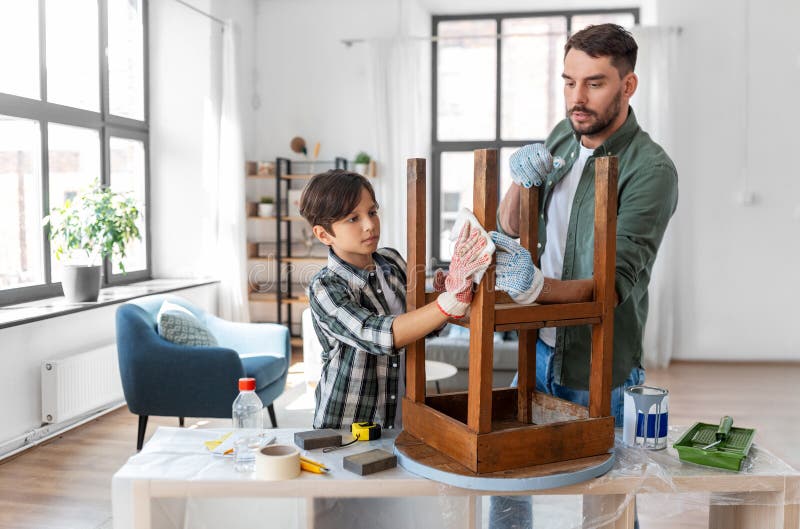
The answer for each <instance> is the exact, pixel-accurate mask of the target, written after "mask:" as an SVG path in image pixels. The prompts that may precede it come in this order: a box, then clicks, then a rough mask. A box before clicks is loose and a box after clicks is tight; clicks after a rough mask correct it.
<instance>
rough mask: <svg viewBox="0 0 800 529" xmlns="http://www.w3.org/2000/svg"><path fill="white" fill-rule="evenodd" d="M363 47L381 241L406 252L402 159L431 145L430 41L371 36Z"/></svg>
mask: <svg viewBox="0 0 800 529" xmlns="http://www.w3.org/2000/svg"><path fill="white" fill-rule="evenodd" d="M367 47H368V49H369V51H368V54H369V62H368V73H367V79H368V84H369V92H370V105H371V116H372V120H373V121H372V128H373V133H374V137H375V143H376V149H375V151H376V160H378V175H379V176H378V178H377V179H376V180H375V181H374V183H373V184H374V186H375V193H376V194H377V198H378V202H379V203H380V206H381V244H382V245H383V246H390V247H393V248H396V249H397V250H398V251H399V252H400V253H401V255H403V256H406V160H407V159H408V158H429V151H430V125H429V124H430V106H429V105H430V103H429V101H428V99H429V96H428V94H429V92H430V75H429V74H428V73H427V72H428V70H429V68H426V66H425V65H426V64H428V63H427V62H426V60H425V59H426V57H428V56H429V53H430V42H429V41H426V40H422V39H409V38H397V39H384V40H370V41H368V42H367ZM428 171H429V172H430V164H428ZM428 187H429V188H430V185H429V186H428Z"/></svg>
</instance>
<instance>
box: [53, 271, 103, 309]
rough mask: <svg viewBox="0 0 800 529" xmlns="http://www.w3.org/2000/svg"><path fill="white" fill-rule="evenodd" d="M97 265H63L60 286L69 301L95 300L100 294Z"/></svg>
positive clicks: (99, 272)
mask: <svg viewBox="0 0 800 529" xmlns="http://www.w3.org/2000/svg"><path fill="white" fill-rule="evenodd" d="M101 277H102V274H101V269H100V267H99V266H85V265H64V269H63V272H62V278H61V288H62V289H63V290H64V297H65V298H67V301H68V302H69V303H83V302H86V301H97V298H98V296H99V294H100V278H101Z"/></svg>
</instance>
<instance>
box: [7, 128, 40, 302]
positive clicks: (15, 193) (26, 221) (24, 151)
mask: <svg viewBox="0 0 800 529" xmlns="http://www.w3.org/2000/svg"><path fill="white" fill-rule="evenodd" d="M40 138H41V137H40V132H39V123H38V122H36V121H30V120H27V119H17V118H12V117H8V116H0V289H5V288H17V287H24V286H30V285H35V284H41V283H44V263H43V259H42V256H43V252H42V248H43V246H42V241H43V239H42V222H41V219H42V201H41V197H42V190H41V168H40V160H41V155H40V153H41V151H40Z"/></svg>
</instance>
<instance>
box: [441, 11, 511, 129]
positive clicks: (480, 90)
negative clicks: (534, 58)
mask: <svg viewBox="0 0 800 529" xmlns="http://www.w3.org/2000/svg"><path fill="white" fill-rule="evenodd" d="M438 29H439V32H438V33H439V41H438V62H437V83H438V84H437V86H438V89H437V91H438V94H437V127H438V128H437V131H438V139H439V140H444V141H448V140H493V139H494V138H495V115H496V113H495V97H496V79H497V66H496V65H497V38H496V34H497V24H496V23H495V21H494V20H464V21H458V22H440V23H439V27H438Z"/></svg>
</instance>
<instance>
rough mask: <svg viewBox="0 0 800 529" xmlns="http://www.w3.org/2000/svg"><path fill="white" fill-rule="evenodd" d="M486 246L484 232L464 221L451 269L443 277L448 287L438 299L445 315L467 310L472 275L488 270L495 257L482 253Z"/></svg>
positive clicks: (463, 313)
mask: <svg viewBox="0 0 800 529" xmlns="http://www.w3.org/2000/svg"><path fill="white" fill-rule="evenodd" d="M485 248H486V239H485V238H484V237H482V236H481V232H480V231H479V230H473V229H471V227H470V224H469V223H468V222H465V223H464V227H463V228H461V233H459V235H458V240H456V246H455V249H454V250H453V258H452V259H451V260H450V273H449V274H447V277H446V278H445V281H444V284H445V289H446V290H445V292H442V293H441V294H440V295H439V297H438V298H437V300H436V301H437V303H438V305H439V310H440V311H442V312H443V313H444V314H445V315H447V316H449V317H451V318H462V317H463V316H464V315H465V314H466V313H467V309H468V308H469V304H470V302H471V301H472V276H473V275H474V274H476V273H477V272H480V271H485V270H486V269H487V268H489V263H491V261H492V256H491V255H490V254H486V253H483V251H484V249H485ZM440 277H441V276H440ZM434 283H435V280H434Z"/></svg>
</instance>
